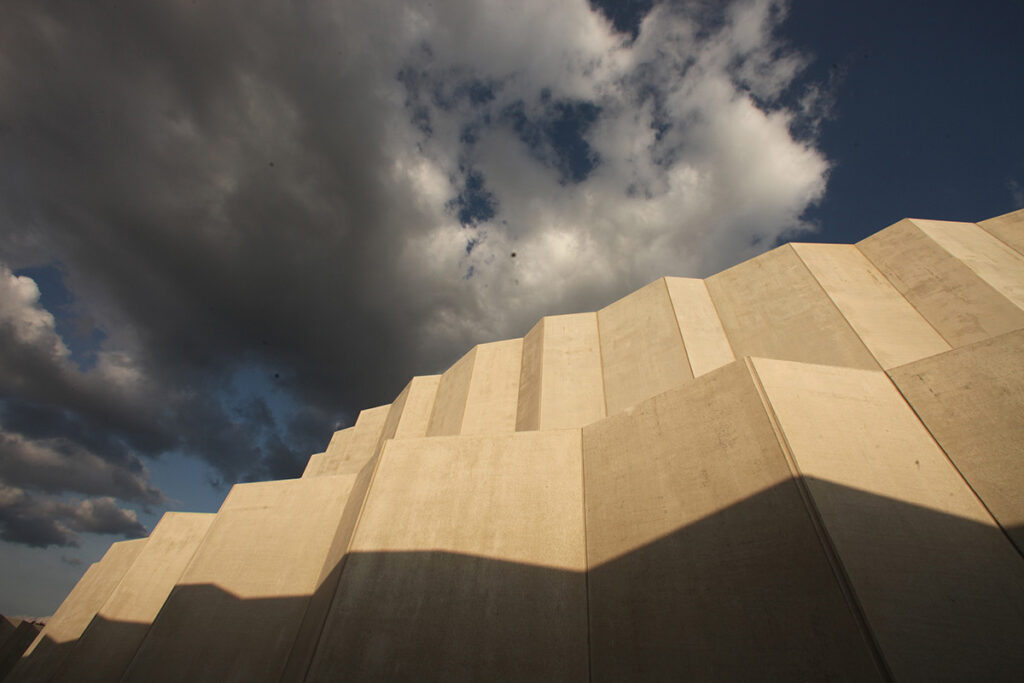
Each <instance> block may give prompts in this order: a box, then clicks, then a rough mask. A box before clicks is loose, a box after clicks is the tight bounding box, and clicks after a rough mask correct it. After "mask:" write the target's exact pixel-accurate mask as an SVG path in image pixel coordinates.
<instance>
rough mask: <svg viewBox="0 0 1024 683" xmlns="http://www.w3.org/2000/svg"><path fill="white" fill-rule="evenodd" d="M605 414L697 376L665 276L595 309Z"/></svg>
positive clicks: (612, 413)
mask: <svg viewBox="0 0 1024 683" xmlns="http://www.w3.org/2000/svg"><path fill="white" fill-rule="evenodd" d="M597 321H598V327H599V330H600V335H601V364H602V370H603V372H604V392H605V404H606V405H607V414H608V415H614V414H615V413H617V412H619V411H621V410H624V409H626V408H628V407H629V406H632V405H636V404H637V403H639V402H640V401H642V400H644V399H646V398H649V397H651V396H654V395H655V394H659V393H661V392H662V391H665V390H667V389H671V388H672V387H674V386H677V385H679V384H681V383H683V382H685V381H687V380H689V379H691V378H692V377H693V373H692V372H691V371H690V363H689V361H688V360H687V358H686V351H685V349H684V348H683V338H682V335H681V334H680V333H679V323H678V322H677V321H676V314H675V311H674V310H673V308H672V300H671V299H670V298H669V294H668V287H667V286H666V285H665V280H664V278H662V279H660V280H655V281H654V282H652V283H651V284H649V285H647V286H646V287H643V288H642V289H638V290H637V291H635V292H633V293H632V294H630V295H628V296H626V297H623V298H622V299H619V300H618V301H616V302H615V303H613V304H611V305H609V306H605V307H604V308H602V309H601V310H600V311H598V312H597Z"/></svg>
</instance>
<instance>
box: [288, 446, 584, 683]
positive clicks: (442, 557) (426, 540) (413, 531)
mask: <svg viewBox="0 0 1024 683" xmlns="http://www.w3.org/2000/svg"><path fill="white" fill-rule="evenodd" d="M581 464H582V463H581V454H580V434H579V431H578V430H571V431H561V430H560V431H546V432H519V433H515V434H507V435H497V436H469V437H447V438H428V439H406V440H394V441H389V442H388V443H387V444H386V446H385V448H384V451H383V453H382V455H381V459H380V463H379V464H378V469H377V472H376V475H375V477H374V480H373V485H372V487H371V489H370V492H369V494H368V496H367V500H366V503H365V505H364V508H363V512H362V517H361V518H360V521H359V526H358V528H357V529H356V532H355V536H354V538H353V542H352V549H351V554H350V556H349V558H348V559H347V561H346V563H345V569H344V571H343V572H342V576H341V581H340V584H339V586H338V592H337V596H336V599H335V604H334V606H333V607H332V610H331V613H330V615H329V616H328V619H327V621H326V623H325V625H324V629H323V633H322V635H321V638H320V645H319V647H318V649H317V652H316V655H315V657H314V660H313V664H312V666H311V668H310V671H309V675H308V678H307V680H308V681H326V680H331V681H334V680H351V679H362V680H393V679H405V680H452V679H459V680H499V679H500V680H578V681H585V680H586V679H587V622H586V594H585V591H586V589H585V583H586V579H585V576H584V574H583V570H584V568H585V543H584V530H583V481H582V471H581Z"/></svg>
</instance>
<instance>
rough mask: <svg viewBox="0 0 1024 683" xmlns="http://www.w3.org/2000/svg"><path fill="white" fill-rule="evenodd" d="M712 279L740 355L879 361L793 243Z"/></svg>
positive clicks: (858, 363)
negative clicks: (810, 269)
mask: <svg viewBox="0 0 1024 683" xmlns="http://www.w3.org/2000/svg"><path fill="white" fill-rule="evenodd" d="M706 283H707V287H708V292H710V293H711V299H712V300H713V301H714V302H715V308H716V309H717V310H718V315H719V318H720V319H721V321H722V327H724V328H725V332H726V335H727V336H728V337H729V343H730V344H731V345H732V349H733V352H734V353H735V354H736V357H737V358H740V357H743V356H765V357H767V358H784V359H786V360H796V361H801V362H805V363H829V364H833V365H843V366H848V367H855V368H877V367H878V362H877V361H876V360H875V359H874V356H872V355H871V353H870V352H869V351H868V349H867V347H865V346H864V343H863V342H862V341H861V340H860V338H859V337H858V336H857V334H856V333H855V332H854V331H853V328H852V327H850V324H849V323H848V322H847V321H846V319H845V318H844V317H843V316H842V315H841V314H840V313H839V309H837V308H836V305H835V304H834V303H833V302H832V300H831V299H829V297H828V295H827V294H825V290H823V289H822V288H821V285H820V284H818V281H817V280H815V279H814V277H813V276H812V275H811V272H810V271H809V270H808V269H807V266H805V265H804V263H803V261H801V260H800V257H799V256H797V254H796V252H795V251H794V250H793V248H792V247H791V246H789V245H787V246H784V247H779V248H778V249H774V250H772V251H769V252H768V253H766V254H762V255H761V256H758V257H757V258H754V259H751V260H749V261H746V262H744V263H741V264H739V265H737V266H733V267H732V268H730V269H728V270H725V271H722V272H721V273H718V274H717V275H714V276H712V277H709V278H708V279H707V280H706Z"/></svg>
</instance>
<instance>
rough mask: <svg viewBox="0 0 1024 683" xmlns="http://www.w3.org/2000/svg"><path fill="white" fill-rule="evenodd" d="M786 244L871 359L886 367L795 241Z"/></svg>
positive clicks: (879, 367)
mask: <svg viewBox="0 0 1024 683" xmlns="http://www.w3.org/2000/svg"><path fill="white" fill-rule="evenodd" d="M786 246H787V247H789V249H790V251H792V252H793V255H794V256H796V260H797V261H799V262H800V265H801V266H803V267H804V270H806V271H807V274H808V275H810V276H811V280H813V281H814V284H816V285H818V289H820V290H821V292H822V294H824V295H825V298H826V299H828V302H829V303H830V304H832V308H834V309H835V311H836V313H838V314H839V317H840V318H842V320H843V322H844V323H846V327H847V328H849V330H850V331H851V332H853V336H854V337H856V338H857V341H859V342H860V345H861V346H863V347H864V350H865V351H867V352H868V355H869V356H871V359H872V360H873V361H875V365H877V366H878V369H879V370H883V369H884V367H883V366H882V361H880V360H878V357H877V356H875V353H874V352H873V351H872V350H871V347H870V346H868V345H867V344H866V343H865V342H864V339H863V338H862V337H861V336H860V333H858V332H857V328H855V327H854V326H853V323H851V322H850V319H849V318H847V317H846V314H845V313H843V309H841V308H839V304H837V303H836V302H835V299H833V298H832V295H831V294H829V293H828V290H827V289H825V286H824V285H823V284H821V282H819V281H818V278H817V277H815V275H814V271H813V270H811V267H810V266H808V265H807V262H806V261H804V258H803V257H802V256H801V255H800V252H799V251H797V250H796V248H795V247H794V246H793V243H792V242H790V243H789V244H787V245H786ZM865 369H867V368H865Z"/></svg>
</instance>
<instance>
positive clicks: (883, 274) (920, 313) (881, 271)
mask: <svg viewBox="0 0 1024 683" xmlns="http://www.w3.org/2000/svg"><path fill="white" fill-rule="evenodd" d="M914 227H915V228H916V227H917V226H914ZM878 234H881V232H876V233H875V235H878ZM921 234H922V235H923V234H924V233H921ZM925 237H927V235H925ZM862 241H863V240H862ZM853 246H855V247H857V251H859V252H860V253H861V255H863V256H864V258H866V259H867V260H868V263H870V264H871V265H873V266H874V267H875V270H877V271H878V272H879V273H881V275H882V277H884V278H885V279H886V281H887V282H888V283H889V284H890V285H891V286H892V288H893V289H894V290H896V293H897V294H899V295H900V296H901V297H903V300H904V301H906V302H907V303H908V304H910V307H911V308H913V309H914V311H915V312H916V313H917V314H918V315H919V316H920V317H921V320H923V321H925V322H926V323H928V326H929V327H930V328H932V329H933V330H935V334H937V335H939V339H941V340H942V341H944V342H946V343H947V344H949V348H951V349H955V348H957V347H955V346H953V342H951V341H950V340H948V339H946V337H945V335H943V334H942V332H940V331H939V328H937V327H935V325H933V324H932V321H931V320H929V319H928V318H927V317H925V315H924V313H922V312H921V309H920V308H918V307H917V306H916V305H914V302H913V301H911V300H910V299H908V298H907V295H906V294H904V293H903V292H901V291H900V288H899V287H897V286H896V283H895V282H893V281H892V278H891V277H889V276H888V275H886V274H885V271H884V270H882V267H881V266H879V265H878V264H877V263H875V262H874V261H873V260H872V259H871V256H870V255H869V254H867V253H866V252H865V251H864V250H863V249H861V248H860V244H854V245H853Z"/></svg>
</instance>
